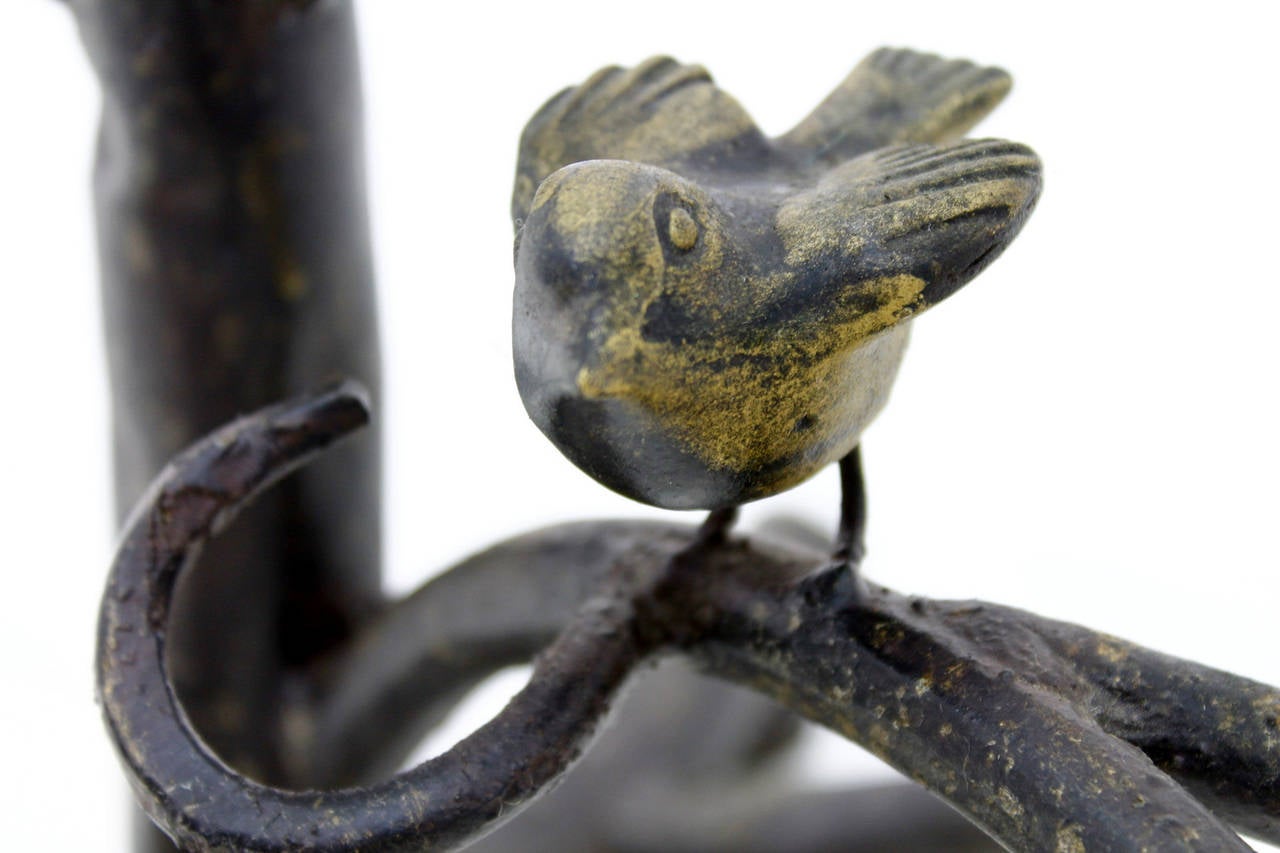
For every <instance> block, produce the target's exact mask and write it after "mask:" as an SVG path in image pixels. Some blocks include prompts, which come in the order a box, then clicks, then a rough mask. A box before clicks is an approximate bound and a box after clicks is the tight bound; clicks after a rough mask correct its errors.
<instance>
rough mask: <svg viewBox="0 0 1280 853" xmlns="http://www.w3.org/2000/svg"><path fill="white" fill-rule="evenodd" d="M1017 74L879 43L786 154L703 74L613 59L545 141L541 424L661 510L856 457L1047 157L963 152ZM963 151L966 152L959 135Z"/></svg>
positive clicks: (535, 374) (569, 95) (787, 142)
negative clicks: (968, 133) (918, 334)
mask: <svg viewBox="0 0 1280 853" xmlns="http://www.w3.org/2000/svg"><path fill="white" fill-rule="evenodd" d="M1007 88H1008V78H1007V76H1006V75H1004V73H1003V72H1000V71H998V70H995V69H984V68H979V67H977V66H974V65H972V64H970V63H967V62H948V61H946V60H941V59H939V58H937V57H931V56H924V55H921V54H916V53H912V52H909V51H890V50H885V51H878V52H877V53H875V54H873V55H872V56H871V57H869V58H868V59H867V60H865V61H864V62H863V63H862V64H860V65H859V66H858V68H857V69H855V70H854V72H853V73H852V74H851V75H850V77H849V78H848V79H847V80H846V81H845V82H844V84H842V86H841V87H840V88H839V89H837V90H836V92H834V93H833V94H832V95H831V96H830V97H829V98H828V99H827V100H826V101H825V102H824V103H823V104H822V105H821V106H820V107H819V108H818V109H817V110H815V111H814V113H813V114H812V115H810V116H809V117H808V118H806V119H805V120H804V121H802V122H801V123H800V124H799V125H797V127H796V128H795V129H793V130H792V131H790V132H789V133H787V134H785V135H783V136H782V137H779V138H777V139H775V140H770V139H768V138H766V137H765V136H764V135H763V134H762V133H761V132H760V130H759V129H758V128H757V127H756V126H755V124H754V123H753V122H752V121H751V119H750V118H749V117H748V116H747V114H746V113H745V112H744V111H743V110H742V108H741V107H739V106H738V104H737V103H736V102H735V101H734V100H733V99H732V98H730V97H729V96H727V95H726V94H724V93H723V92H722V91H721V90H720V89H718V88H717V87H716V86H715V85H714V83H713V82H712V81H711V78H710V77H709V76H708V75H707V74H706V72H705V71H703V70H702V69H701V68H699V67H697V66H685V65H679V64H677V63H675V62H674V61H673V60H670V59H655V60H650V61H649V62H646V63H644V64H642V65H640V66H637V67H636V68H634V69H631V70H629V71H624V70H622V69H617V68H610V69H605V70H603V71H601V72H598V73H597V74H596V75H594V76H593V77H592V78H590V79H589V80H588V81H586V82H585V83H583V84H582V85H581V86H578V87H576V88H572V89H567V90H565V91H564V92H562V93H560V94H559V95H557V96H556V97H554V98H553V99H552V100H551V101H549V102H548V103H547V105H546V106H544V107H543V108H542V110H540V111H539V113H538V114H537V115H536V116H535V117H534V118H533V119H532V120H531V121H530V123H529V125H528V127H527V128H526V131H525V133H524V136H523V137H522V140H521V151H520V160H519V165H518V167H517V179H516V189H515V193H514V196H513V201H512V213H513V217H514V218H515V220H516V223H517V251H516V290H515V313H514V321H513V333H514V334H513V341H514V353H515V363H516V380H517V385H518V387H519V390H520V393H521V397H522V399H523V400H524V403H525V407H526V409H527V410H528V412H529V414H530V416H531V417H532V419H533V420H534V422H535V423H536V424H537V425H538V426H539V427H540V428H541V429H542V430H543V432H544V433H546V434H547V435H548V436H549V437H550V438H551V439H552V441H553V442H554V443H555V444H556V445H557V446H558V447H559V448H560V449H561V450H562V451H563V452H564V453H565V454H566V455H567V456H568V457H569V458H570V459H571V460H573V461H574V462H575V463H576V464H577V465H578V466H579V467H581V468H583V469H584V470H585V471H587V472H588V473H589V474H591V475H592V476H594V477H595V478H596V479H598V480H600V481H601V482H603V483H604V484H605V485H607V486H610V487H611V488H613V489H615V490H617V491H619V492H622V493H623V494H626V495H628V496H630V497H634V498H636V499H638V500H642V501H645V502H647V503H652V504H655V505H658V506H665V507H670V508H716V507H722V506H729V505H734V504H737V503H741V502H743V501H746V500H752V499H755V498H759V497H764V496H766V495H770V494H775V493H777V492H779V491H781V490H783V489H786V488H789V487H790V486H793V485H795V484H797V483H799V482H801V481H802V480H804V479H806V478H808V477H809V476H811V475H812V474H813V473H815V472H816V471H817V470H819V469H820V468H821V467H823V466H825V465H827V464H829V463H831V462H833V461H835V460H837V459H839V458H840V457H842V456H843V455H845V454H847V453H848V452H849V451H850V450H852V449H853V448H854V447H855V446H856V445H857V443H858V439H859V436H860V435H861V432H862V429H863V427H864V426H865V425H866V424H867V423H868V422H869V421H870V420H871V418H872V417H874V415H875V414H876V413H877V412H878V411H879V410H880V408H881V407H882V406H883V405H884V403H885V401H886V400H887V397H888V393H889V389H890V387H891V386H892V382H893V378H894V376H895V375H896V371H897V367H898V364H899V362H900V360H901V357H902V354H903V351H904V348H905V345H906V339H907V330H908V324H907V323H906V321H907V320H908V319H909V318H910V317H912V316H914V315H915V314H918V313H919V312H920V311H922V310H924V309H925V308H926V307H928V306H929V305H932V304H934V303H936V302H938V301H940V300H941V299H942V298H944V297H945V296H947V295H949V294H950V293H951V292H953V291H954V290H955V289H957V288H958V287H959V286H961V285H962V284H964V283H965V282H966V281H968V280H969V279H970V278H972V277H973V276H974V275H976V274H977V272H978V271H979V270H980V269H981V268H983V267H984V266H985V265H986V264H987V263H989V262H990V261H991V260H992V259H993V258H994V257H995V255H996V254H998V252H999V251H1000V250H1001V249H1002V248H1003V247H1004V246H1005V245H1006V244H1007V243H1008V242H1009V240H1011V239H1012V237H1013V235H1014V234H1015V233H1016V232H1017V230H1018V229H1019V228H1020V226H1021V224H1022V222H1023V221H1024V220H1025V218H1026V216H1027V215H1028V214H1029V212H1030V210H1031V207H1032V205H1033V203H1034V200H1035V197H1036V195H1037V193H1038V189H1039V163H1038V161H1037V160H1036V158H1035V155H1034V154H1032V153H1031V152H1030V150H1029V149H1027V148H1025V147H1023V146H1020V145H1016V144H1014V143H1008V142H1002V141H998V140H979V141H959V142H950V141H949V140H951V139H952V138H954V137H955V136H958V135H959V134H961V133H963V132H964V130H966V129H967V128H968V127H969V126H970V125H971V124H972V123H973V122H974V121H976V120H977V119H978V118H980V117H981V115H983V114H984V113H985V112H986V111H987V110H988V109H990V107H991V106H992V105H994V103H995V102H996V101H997V100H998V99H999V97H1001V96H1002V95H1003V93H1004V91H1006V90H1007ZM937 143H944V144H940V145H939V144H937Z"/></svg>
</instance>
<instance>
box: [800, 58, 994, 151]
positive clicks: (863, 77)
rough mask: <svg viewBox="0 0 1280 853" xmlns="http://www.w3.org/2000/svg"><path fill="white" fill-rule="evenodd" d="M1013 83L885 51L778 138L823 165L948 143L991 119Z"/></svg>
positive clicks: (965, 65)
mask: <svg viewBox="0 0 1280 853" xmlns="http://www.w3.org/2000/svg"><path fill="white" fill-rule="evenodd" d="M1011 85H1012V80H1011V78H1010V77H1009V75H1008V73H1006V72H1005V71H1003V70H1001V69H999V68H990V67H982V66H979V65H975V64H973V63H972V62H968V61H966V60H962V59H943V58H942V57H940V56H934V55H932V54H926V53H917V52H915V51H913V50H905V49H894V48H881V49H880V50H877V51H875V52H874V53H872V54H871V55H870V56H868V57H867V58H866V59H864V60H862V62H860V63H858V66H857V67H856V68H854V69H853V71H852V72H851V73H850V74H849V76H848V77H847V78H845V80H844V82H843V83H841V84H840V86H839V87H838V88H837V89H836V90H835V91H834V92H832V93H831V94H830V95H829V96H827V99H826V100H825V101H823V102H822V103H821V104H819V105H818V108H817V109H815V110H814V111H813V112H812V113H810V114H809V115H808V116H807V117H806V118H805V119H804V120H803V121H801V122H800V123H799V124H798V125H796V126H795V127H794V128H792V129H791V130H790V131H788V132H787V133H786V134H785V135H783V136H782V137H780V138H779V139H778V140H777V142H778V145H779V146H781V147H782V148H784V149H787V150H789V151H791V152H793V153H795V154H797V155H800V156H801V157H805V158H812V159H813V160H815V161H816V162H818V163H821V164H824V165H831V164H835V163H839V162H842V161H844V160H848V159H850V158H852V157H856V156H858V155H860V154H864V153H866V152H868V151H871V150H873V149H876V148H881V147H883V146H886V145H894V144H901V143H916V142H929V143H935V144H936V143H940V142H948V141H950V140H953V139H957V138H959V137H960V136H962V135H964V133H965V132H966V131H968V130H969V129H970V128H971V127H973V126H974V125H975V124H977V123H978V122H979V121H980V120H981V119H982V118H983V117H984V116H986V114H987V113H989V112H990V111H991V110H992V109H993V108H994V107H995V106H996V104H998V103H999V102H1000V101H1001V100H1002V99H1003V98H1004V96H1005V95H1006V94H1008V92H1009V88H1010V86H1011Z"/></svg>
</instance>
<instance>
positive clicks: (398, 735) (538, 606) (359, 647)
mask: <svg viewBox="0 0 1280 853" xmlns="http://www.w3.org/2000/svg"><path fill="white" fill-rule="evenodd" d="M691 534H692V531H691V530H689V529H684V528H679V527H673V526H670V525H659V524H644V523H635V522H628V523H611V522H596V523H581V524H570V525H564V526H560V527H555V528H551V529H548V530H541V531H537V532H534V533H529V534H526V535H524V536H518V537H515V538H513V539H510V540H507V541H505V542H503V543H501V544H499V545H496V546H494V547H492V548H489V549H487V550H485V551H482V552H480V553H478V554H476V555H474V556H472V557H470V558H468V559H467V560H464V561H463V562H461V563H459V564H458V565H457V566H455V567H453V568H452V569H450V570H449V571H448V572H445V573H443V574H441V575H439V576H438V577H436V578H435V579H433V580H431V581H430V582H428V583H427V584H425V585H424V586H422V587H421V588H420V589H418V590H417V591H416V592H414V593H413V594H412V595H410V596H408V597H407V598H405V599H403V600H401V601H400V602H398V603H397V604H395V605H393V606H392V607H390V608H389V609H388V610H387V611H386V612H385V613H384V614H383V615H382V616H381V617H379V618H378V619H377V620H375V621H373V622H372V623H370V625H369V626H368V627H367V628H365V630H363V631H362V632H361V633H360V635H359V636H358V637H357V638H356V639H355V641H354V642H353V643H352V644H351V645H350V647H349V648H347V649H344V650H343V651H342V652H341V653H340V654H339V655H338V656H337V657H335V658H334V659H333V660H331V661H329V662H327V663H326V665H325V666H324V668H323V669H321V670H319V671H318V672H316V673H315V674H314V676H315V682H316V686H315V687H314V689H313V692H314V699H313V700H312V702H311V706H312V711H311V721H310V722H309V724H308V725H307V727H306V728H307V731H308V734H309V736H308V737H307V739H306V740H305V741H304V742H303V743H302V744H300V745H298V747H297V748H296V749H295V753H296V754H295V755H294V756H293V762H294V763H296V764H301V763H303V762H305V763H306V765H305V767H301V768H300V772H302V773H304V774H305V775H304V776H303V778H310V779H315V780H317V782H316V784H317V785H320V786H336V785H341V784H350V783H351V782H352V781H353V780H356V781H368V780H369V779H370V778H374V779H376V778H379V777H380V776H381V777H385V776H387V775H389V774H390V773H392V772H393V771H394V770H395V769H396V767H397V766H398V765H399V762H400V761H401V760H402V757H403V756H404V755H405V754H406V753H407V751H408V750H409V749H411V748H412V747H413V745H415V744H416V743H417V742H418V741H420V740H421V739H422V737H423V735H425V734H426V732H427V731H429V730H430V729H431V728H432V727H433V726H434V725H435V724H436V723H438V722H439V721H440V719H441V718H442V717H443V716H444V715H445V714H446V713H447V712H448V711H449V710H450V709H451V708H452V707H453V705H454V704H455V703H456V701H457V699H458V698H459V697H460V696H461V695H462V694H463V693H464V692H465V691H466V690H468V689H469V688H471V687H473V686H474V685H475V684H477V683H478V682H479V681H480V680H481V679H483V678H484V677H486V676H487V675H489V674H491V673H492V672H494V671H495V670H497V669H499V668H501V667H503V666H508V665H510V664H513V663H519V662H523V661H526V660H528V659H529V658H530V657H532V656H533V655H534V654H536V653H537V652H538V651H539V650H540V649H542V648H544V647H545V646H547V644H548V643H550V642H551V641H552V640H554V639H555V637H556V635H557V634H558V633H559V632H560V631H561V630H562V629H563V628H564V627H565V625H567V624H568V623H569V622H570V620H571V619H572V617H573V615H574V614H575V612H577V610H578V609H579V608H580V607H581V606H582V602H583V601H584V600H585V599H586V598H587V597H588V596H589V595H590V594H591V593H592V591H593V590H594V589H595V588H596V587H597V586H598V585H599V583H600V582H601V580H602V579H603V578H604V576H605V575H606V574H607V573H608V571H609V569H611V568H612V567H614V566H616V565H618V564H619V563H620V562H622V561H623V560H624V559H627V558H630V559H631V560H632V561H635V560H637V559H640V558H641V555H644V557H643V558H644V559H646V560H647V561H648V562H650V563H654V564H658V565H660V564H661V562H662V560H664V559H665V558H666V555H667V554H669V553H672V552H675V551H678V550H680V549H681V548H682V547H684V546H686V545H687V544H688V543H689V542H690V541H691V538H692V537H691Z"/></svg>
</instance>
